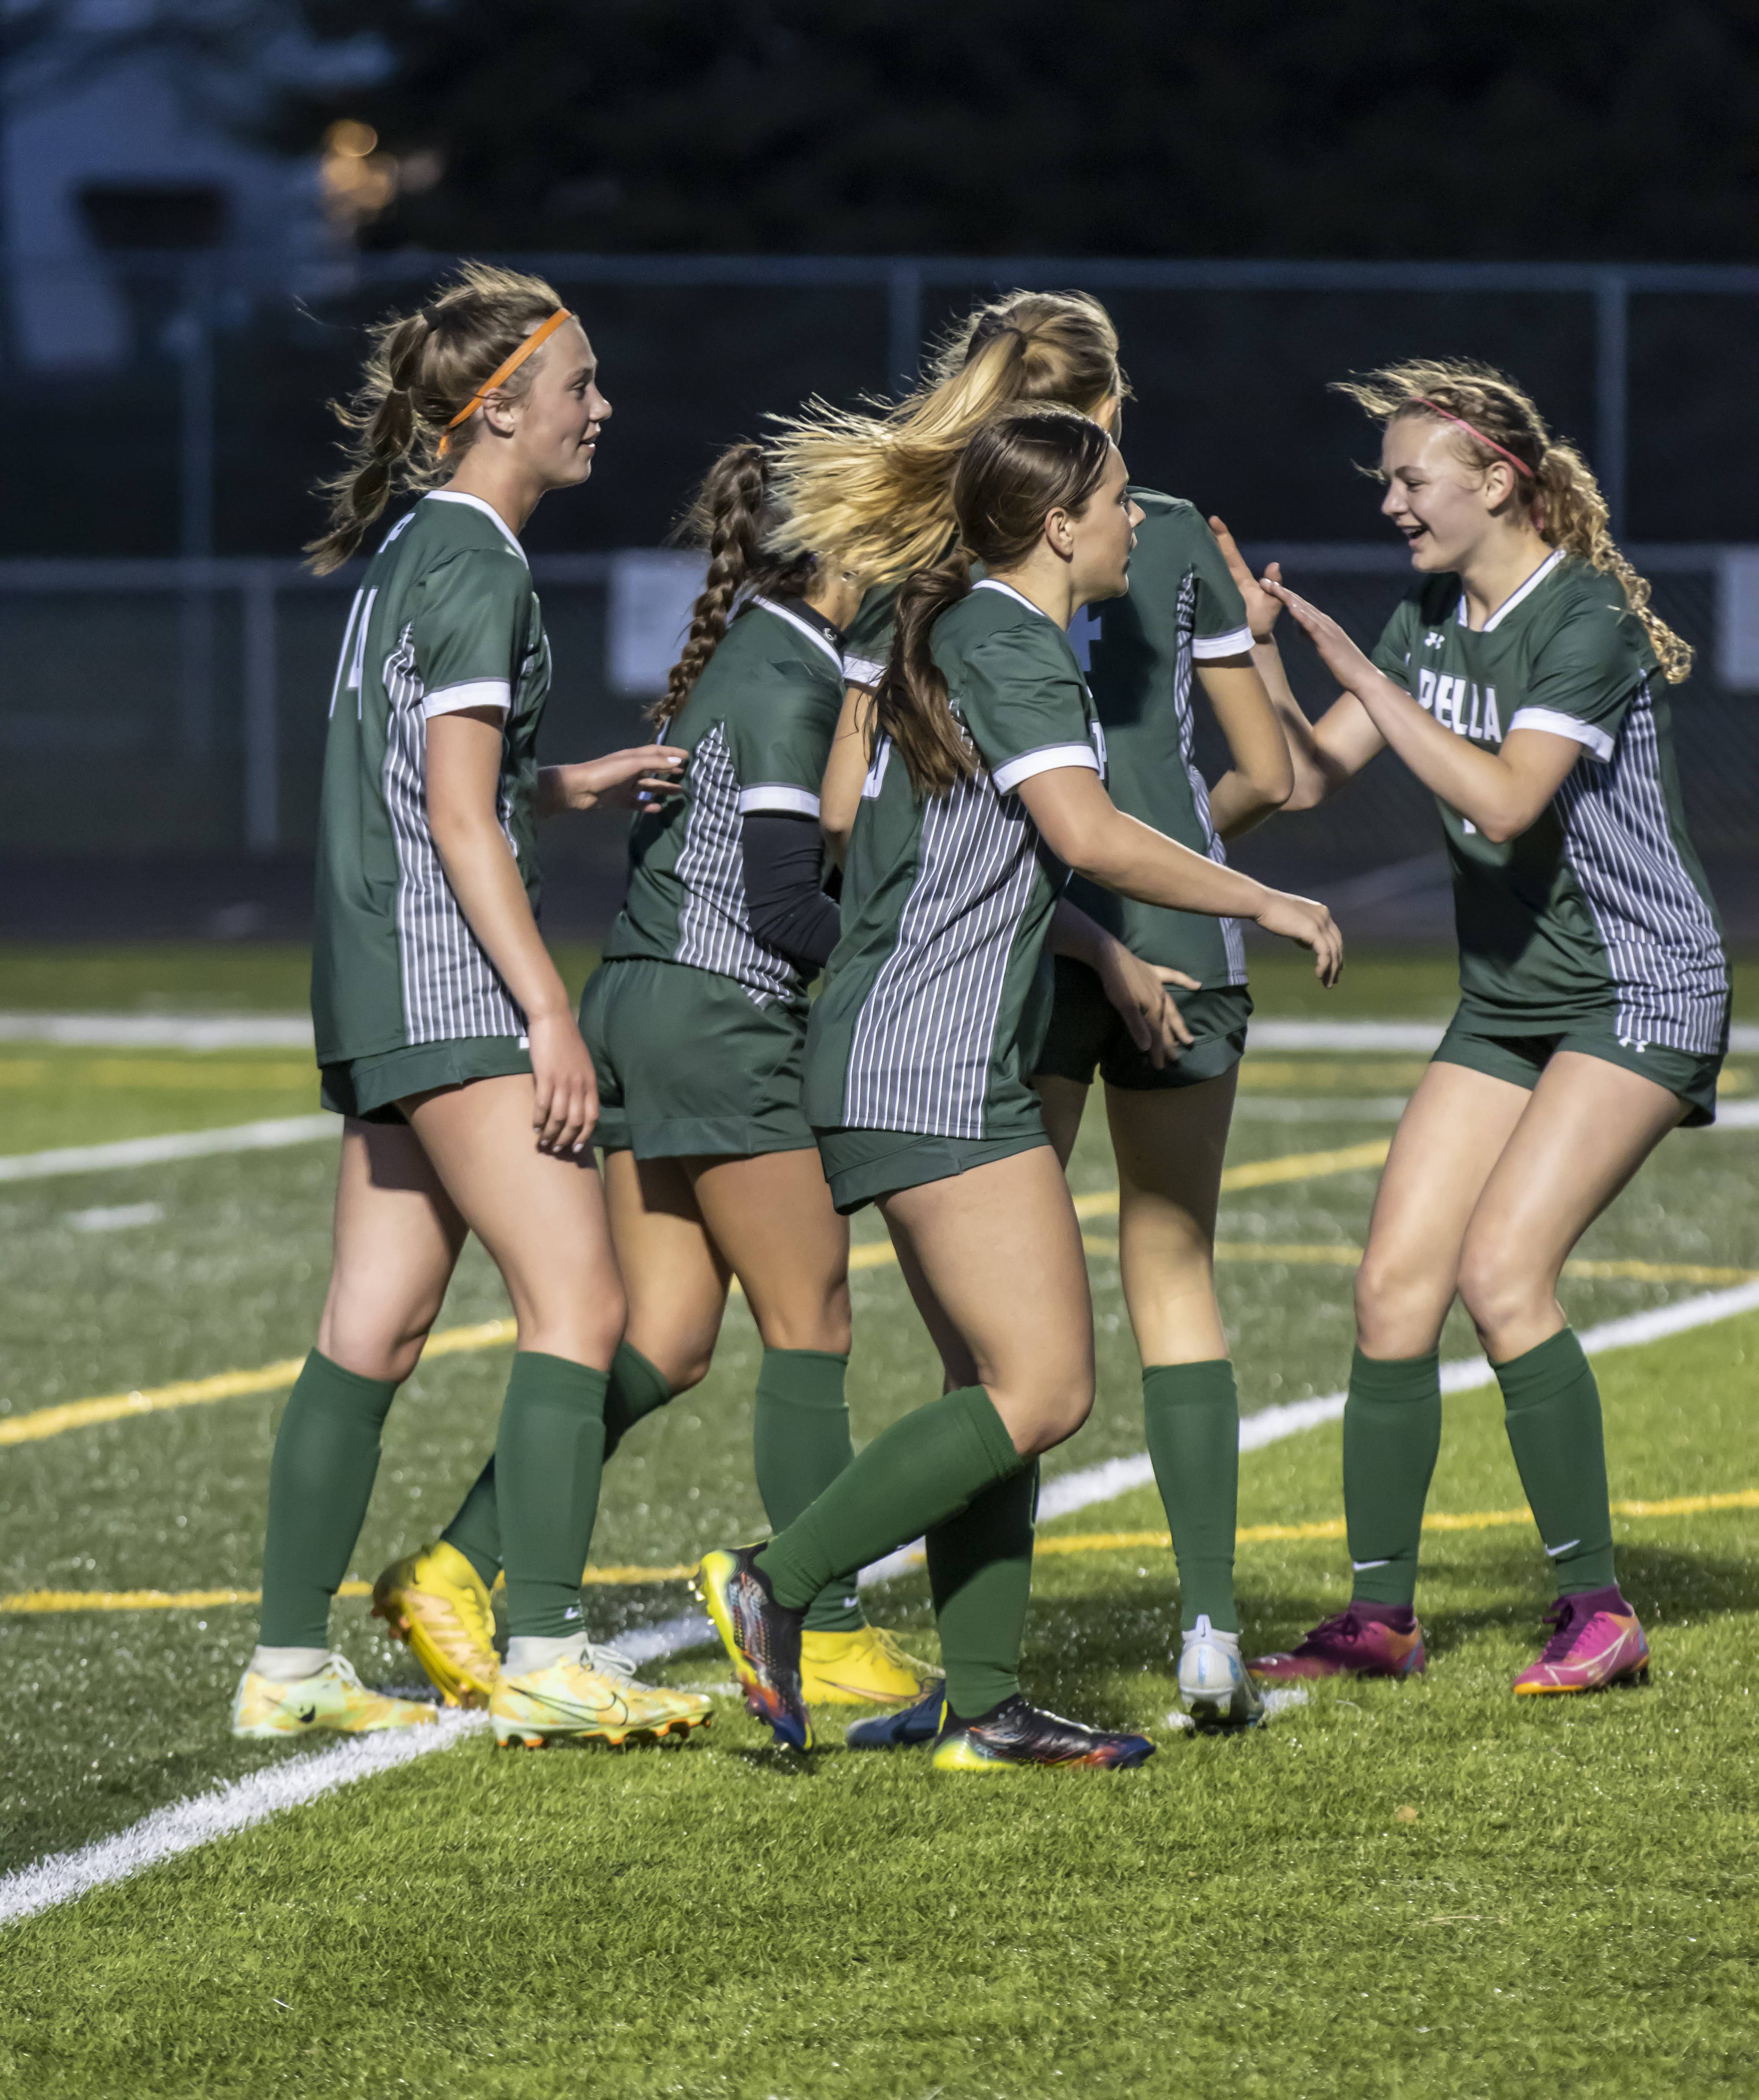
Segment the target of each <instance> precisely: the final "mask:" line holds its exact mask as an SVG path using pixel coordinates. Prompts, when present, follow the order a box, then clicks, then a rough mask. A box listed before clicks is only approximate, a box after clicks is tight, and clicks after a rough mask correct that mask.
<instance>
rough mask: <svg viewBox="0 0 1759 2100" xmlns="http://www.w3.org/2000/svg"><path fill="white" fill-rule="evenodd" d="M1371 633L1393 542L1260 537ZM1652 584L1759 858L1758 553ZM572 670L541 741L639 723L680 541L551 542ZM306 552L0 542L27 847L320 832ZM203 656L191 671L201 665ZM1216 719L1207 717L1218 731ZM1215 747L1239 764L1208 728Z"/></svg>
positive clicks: (1687, 730) (1386, 587) (1687, 692)
mask: <svg viewBox="0 0 1759 2100" xmlns="http://www.w3.org/2000/svg"><path fill="white" fill-rule="evenodd" d="M1249 551H1250V552H1251V553H1252V554H1253V557H1254V558H1256V559H1257V560H1259V561H1263V560H1266V559H1268V558H1273V557H1274V558H1276V559H1278V560H1279V561H1280V562H1282V563H1283V566H1284V571H1285V573H1286V574H1288V576H1289V577H1290V579H1291V580H1293V581H1296V582H1297V583H1298V584H1299V585H1301V587H1302V589H1304V590H1305V591H1306V592H1308V593H1310V595H1312V596H1313V597H1314V598H1315V600H1316V601H1317V602H1319V603H1321V604H1322V605H1324V607H1326V609H1327V610H1328V611H1331V612H1333V614H1334V615H1337V617H1338V618H1339V619H1341V620H1342V621H1343V622H1344V623H1345V624H1346V626H1347V627H1348V628H1349V629H1350V631H1351V632H1352V633H1355V635H1356V636H1357V637H1359V639H1362V640H1364V641H1371V640H1372V638H1373V637H1374V636H1375V635H1377V633H1379V630H1380V628H1381V624H1382V622H1383V621H1384V620H1385V619H1386V615H1387V614H1388V613H1389V611H1390V609H1391V607H1392V606H1393V604H1394V602H1395V601H1396V599H1397V598H1398V597H1399V594H1400V593H1401V591H1402V590H1403V589H1404V588H1405V587H1406V584H1407V582H1408V576H1409V569H1408V562H1407V559H1406V557H1405V556H1404V554H1403V551H1402V550H1401V549H1399V548H1397V547H1387V546H1376V545H1362V546H1357V545H1306V546H1290V545H1284V546H1259V547H1256V548H1253V549H1250V550H1249ZM1632 552H1633V556H1634V558H1635V559H1636V561H1637V564H1638V566H1639V567H1640V568H1642V570H1643V571H1645V572H1646V574H1648V575H1649V576H1651V577H1652V578H1653V580H1654V583H1655V599H1656V603H1657V606H1658V607H1659V609H1660V611H1661V612H1662V614H1663V615H1664V618H1666V619H1667V620H1668V621H1669V622H1670V623H1671V624H1673V626H1675V627H1676V628H1677V629H1678V631H1679V632H1680V633H1682V634H1683V635H1684V636H1685V637H1686V639H1687V640H1688V641H1689V642H1691V643H1692V644H1693V646H1695V649H1696V650H1697V651H1698V652H1699V653H1698V664H1697V668H1695V671H1694V673H1693V676H1692V677H1691V679H1690V682H1688V683H1687V684H1686V686H1683V687H1682V688H1680V689H1678V690H1677V692H1676V693H1675V694H1674V695H1673V712H1674V720H1675V729H1676V741H1677V748H1678V751H1679V756H1680V770H1681V774H1682V783H1683V785H1684V790H1685V793H1686V801H1687V804H1688V806H1689V808H1690V813H1691V816H1692V820H1693V824H1694V827H1695V835H1696V836H1697V838H1698V840H1699V846H1700V849H1702V850H1703V851H1704V853H1705V854H1708V855H1710V856H1712V857H1714V858H1725V859H1730V858H1733V859H1749V860H1759V796H1756V794H1755V792H1754V787H1755V783H1756V782H1759V700H1756V696H1755V695H1754V693H1753V691H1752V689H1753V688H1754V687H1759V552H1756V551H1755V550H1753V549H1736V548H1722V547H1637V548H1634V549H1633V550H1632ZM533 572H534V580H535V581H536V583H537V587H538V589H539V590H540V591H541V594H542V597H543V602H544V610H545V618H546V623H547V624H548V626H549V628H550V633H551V637H552V644H553V649H554V654H555V664H556V673H555V689H554V693H553V696H552V699H551V704H550V712H549V715H548V717H546V728H545V735H544V742H545V745H546V755H550V756H557V757H560V756H579V755H582V754H585V753H586V752H592V751H596V750H603V749H606V748H611V747H613V746H615V745H617V744H619V743H629V742H633V741H635V740H637V739H639V738H640V737H641V736H642V735H644V734H645V731H644V730H643V725H642V722H641V720H640V715H639V707H640V702H641V699H642V697H643V695H644V694H645V693H646V692H649V691H652V690H656V689H657V687H658V686H659V685H660V684H661V683H662V682H663V676H664V666H665V664H666V663H667V662H668V661H669V660H670V644H671V642H672V640H673V638H674V637H675V636H676V634H677V633H678V626H679V622H680V618H681V613H682V608H683V604H684V603H685V602H687V598H688V594H689V591H690V589H691V587H692V570H691V568H690V565H689V562H688V560H687V558H683V557H680V556H678V555H675V554H654V553H650V552H647V551H641V552H635V553H630V554H621V555H619V554H572V555H550V556H543V555H540V556H538V557H537V558H536V559H535V561H534V562H533ZM356 573H357V572H356V571H352V570H343V571H338V573H337V574H336V575H335V576H330V577H326V578H323V579H318V578H315V577H313V576H310V575H309V574H308V573H307V571H305V570H304V569H303V568H302V567H300V566H299V565H298V563H297V562H290V561H252V560H219V561H208V562H178V561H91V562H81V561H23V562H0V664H5V666H6V667H7V675H6V677H5V680H4V684H3V686H0V759H3V764H0V837H3V840H4V844H5V845H6V847H7V849H10V850H12V851H34V852H58V853H59V852H67V853H85V854H103V853H113V852H118V851H128V852H134V853H153V852H203V851H207V852H216V853H220V852H224V853H236V852H237V851H239V850H241V849H243V850H245V851H248V852H250V853H253V854H273V853H276V852H283V851H293V852H298V851H303V850H306V849H309V847H310V845H311V844H312V839H313V836H314V833H315V828H316V812H317V795H318V784H319V780H320V774H321V770H322V759H323V741H324V730H325V718H326V713H327V710H328V706H329V695H330V691H331V686H332V677H333V672H334V657H335V651H336V649H337V647H338V644H339V640H340V637H341V633H342V629H343V618H344V614H345V609H346V606H347V598H348V597H349V595H350V593H351V591H352V590H353V589H354V587H355V581H356ZM1286 654H1287V656H1288V661H1289V664H1290V668H1291V672H1292V674H1293V679H1294V682H1295V685H1296V688H1297V691H1298V692H1299V693H1300V694H1301V695H1302V699H1303V702H1304V703H1305V704H1306V705H1307V706H1308V707H1309V708H1318V707H1319V706H1322V705H1324V703H1325V701H1326V700H1327V699H1328V698H1329V693H1328V689H1327V686H1326V683H1325V681H1324V675H1323V673H1320V672H1319V668H1318V666H1317V664H1315V660H1314V659H1313V657H1312V655H1311V652H1310V651H1309V650H1308V649H1307V648H1306V645H1305V644H1304V643H1303V642H1302V641H1301V640H1300V639H1299V637H1290V638H1289V640H1288V643H1287V649H1286ZM192 663H193V664H194V665H195V667H196V669H197V672H198V673H199V674H200V675H199V676H198V677H192V674H191V666H192ZM1207 735H1208V733H1207V732H1206V736H1207ZM1200 757H1203V758H1204V759H1206V760H1207V761H1208V763H1209V767H1210V769H1211V770H1213V769H1214V768H1215V767H1216V766H1217V765H1219V764H1221V763H1225V760H1223V759H1222V758H1221V757H1220V755H1219V752H1218V749H1217V748H1215V747H1214V746H1213V738H1212V739H1209V741H1206V743H1204V745H1203V746H1201V747H1200ZM1279 835H1280V836H1286V837H1287V839H1288V842H1289V843H1290V844H1291V845H1297V844H1298V845H1302V847H1303V848H1304V849H1306V850H1309V851H1310V852H1312V853H1313V854H1315V855H1316V856H1318V857H1320V858H1326V859H1328V860H1334V861H1337V862H1340V863H1350V864H1354V865H1364V864H1368V863H1371V862H1381V861H1386V860H1390V859H1394V858H1398V857H1399V855H1400V854H1407V853H1411V854H1416V853H1421V852H1423V851H1425V850H1426V849H1428V848H1429V847H1430V846H1431V845H1433V843H1434V818H1433V814H1432V813H1431V811H1430V806H1429V803H1428V800H1427V797H1426V796H1425V794H1424V792H1423V791H1422V790H1421V789H1420V788H1418V787H1416V783H1414V782H1413V781H1412V780H1411V779H1410V778H1409V776H1408V775H1407V774H1404V772H1403V770H1402V769H1401V768H1399V767H1398V766H1397V765H1394V764H1392V763H1391V762H1390V761H1388V762H1386V763H1383V764H1382V765H1378V766H1376V767H1374V768H1373V769H1372V770H1371V771H1370V773H1369V774H1368V776H1367V778H1366V779H1364V781H1363V783H1362V784H1361V786H1360V787H1359V788H1358V789H1357V790H1355V792H1353V793H1352V794H1351V795H1350V796H1349V797H1348V798H1346V801H1344V802H1342V803H1341V804H1338V805H1333V806H1331V807H1329V808H1328V809H1326V810H1320V811H1317V812H1315V813H1312V814H1310V815H1308V816H1304V817H1300V818H1287V819H1284V820H1282V823H1281V825H1279Z"/></svg>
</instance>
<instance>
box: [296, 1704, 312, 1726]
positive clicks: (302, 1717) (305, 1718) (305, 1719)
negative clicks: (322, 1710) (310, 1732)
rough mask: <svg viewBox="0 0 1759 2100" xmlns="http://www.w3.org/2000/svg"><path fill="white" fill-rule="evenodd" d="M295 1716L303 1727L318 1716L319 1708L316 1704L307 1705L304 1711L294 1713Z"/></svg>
mask: <svg viewBox="0 0 1759 2100" xmlns="http://www.w3.org/2000/svg"><path fill="white" fill-rule="evenodd" d="M316 1718H317V1709H316V1707H315V1706H307V1709H306V1710H305V1711H304V1713H303V1714H294V1719H295V1720H296V1721H298V1723H300V1724H301V1726H302V1727H303V1726H305V1725H307V1724H308V1723H311V1722H313V1721H315V1720H316Z"/></svg>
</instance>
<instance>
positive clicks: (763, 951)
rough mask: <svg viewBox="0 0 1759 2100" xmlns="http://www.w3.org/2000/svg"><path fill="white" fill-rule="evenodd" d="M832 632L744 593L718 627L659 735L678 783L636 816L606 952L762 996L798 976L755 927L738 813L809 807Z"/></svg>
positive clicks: (835, 649)
mask: <svg viewBox="0 0 1759 2100" xmlns="http://www.w3.org/2000/svg"><path fill="white" fill-rule="evenodd" d="M839 644H840V637H839V636H838V632H837V629H835V628H833V626H832V625H831V624H830V623H829V621H828V620H825V619H824V618H823V617H822V615H820V614H818V613H816V612H815V611H813V610H812V609H811V607H810V606H805V605H800V604H786V603H781V602H777V601H776V600H773V599H771V598H754V599H753V600H752V602H751V603H750V604H749V606H748V607H746V609H745V611H743V612H741V613H740V615H738V617H737V618H736V619H735V620H734V621H733V623H732V624H731V626H730V627H729V628H728V629H727V635H726V638H725V639H724V640H723V642H722V643H721V645H720V646H719V647H718V649H717V650H716V651H715V652H714V655H712V656H711V657H710V658H709V660H708V663H707V664H705V666H704V668H703V671H702V675H701V677H699V678H698V679H697V681H696V684H695V685H694V686H692V688H691V690H690V696H689V698H688V699H687V700H686V701H685V703H684V704H683V707H682V708H680V709H679V710H678V713H677V715H676V716H674V718H673V720H672V721H671V722H670V724H669V725H668V726H667V727H666V730H665V741H666V742H667V743H671V744H675V745H677V746H678V747H679V748H681V749H683V750H685V751H687V752H689V753H690V762H689V764H688V765H687V766H686V767H685V768H684V779H683V793H682V794H679V795H676V796H667V797H666V798H665V800H664V801H659V802H656V804H655V805H653V807H652V808H651V809H649V810H646V811H644V812H643V814H641V815H640V816H639V817H638V818H636V820H635V823H634V827H633V828H632V829H631V831H630V871H629V895H628V898H627V900H626V901H625V904H624V906H623V909H622V911H621V912H620V913H619V914H618V916H617V924H616V925H615V926H614V927H613V928H612V932H611V938H610V940H609V941H608V942H607V943H606V946H605V959H606V960H607V961H618V960H623V959H625V958H627V957H630V956H647V957H650V958H652V959H653V960H656V961H659V962H669V963H691V964H694V965H695V966H696V968H698V969H702V970H714V971H716V972H718V973H719V974H720V975H721V976H723V977H736V979H737V980H738V981H739V982H740V984H742V985H743V986H745V990H747V992H748V993H749V995H750V996H751V998H752V999H754V1001H755V1002H756V1003H757V1004H758V1005H760V1006H761V1005H762V1004H764V1003H765V1002H766V1001H767V1000H769V999H794V998H798V997H799V996H800V995H802V993H803V992H804V990H805V989H806V979H805V977H803V976H802V973H801V972H800V970H799V969H798V968H797V967H796V966H795V964H793V963H791V962H790V961H789V960H788V958H787V957H786V956H785V955H780V954H779V953H778V952H777V951H776V950H775V949H774V948H770V947H767V946H765V945H764V943H763V942H762V941H760V940H759V939H758V937H757V936H756V935H755V934H754V933H753V932H752V930H751V922H750V919H749V915H748V913H747V911H746V906H745V857H744V850H743V843H742V836H741V831H742V827H741V823H740V819H741V818H744V817H746V816H748V815H749V814H751V813H752V812H753V811H754V810H778V811H782V812H784V813H787V814H793V815H795V816H801V817H814V818H815V817H816V816H817V815H818V814H819V787H820V783H821V782H822V781H823V780H824V766H825V761H827V759H829V757H830V749H831V739H832V738H833V736H834V735H835V734H836V730H837V717H838V712H839V711H840V710H841V708H842V700H843V667H842V649H841V647H840V646H839Z"/></svg>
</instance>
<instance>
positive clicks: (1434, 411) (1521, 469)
mask: <svg viewBox="0 0 1759 2100" xmlns="http://www.w3.org/2000/svg"><path fill="white" fill-rule="evenodd" d="M491 384H493V382H491ZM1411 405H1412V408H1427V409H1428V410H1429V412H1430V414H1431V415H1432V416H1439V417H1441V419H1442V421H1443V422H1444V423H1457V424H1458V425H1459V426H1460V428H1461V430H1464V431H1465V434H1466V435H1467V436H1468V437H1472V438H1476V439H1478V443H1480V444H1481V445H1487V446H1488V447H1489V448H1490V449H1491V450H1492V452H1500V453H1501V454H1502V456H1503V457H1504V458H1505V460H1507V461H1508V462H1509V465H1510V466H1512V467H1514V469H1515V470H1516V471H1517V472H1518V473H1519V474H1525V475H1526V476H1527V479H1528V480H1529V481H1532V480H1534V479H1536V475H1535V474H1534V472H1533V470H1532V468H1531V467H1530V466H1529V465H1527V461H1525V460H1524V459H1517V458H1516V457H1515V456H1514V453H1513V452H1510V451H1509V448H1508V447H1507V446H1506V445H1500V444H1498V443H1497V442H1496V439H1494V438H1487V437H1486V436H1485V435H1484V433H1483V431H1482V430H1479V429H1478V428H1477V426H1475V425H1474V424H1471V423H1469V422H1468V421H1466V419H1465V417H1464V416H1456V415H1455V414H1454V412H1453V411H1452V409H1451V408H1439V407H1438V406H1437V405H1436V404H1435V403H1434V402H1433V401H1429V400H1425V399H1424V397H1423V396H1422V395H1421V394H1413V395H1412V397H1411Z"/></svg>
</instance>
